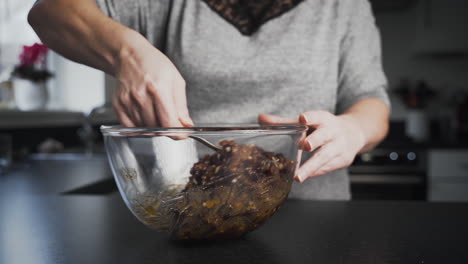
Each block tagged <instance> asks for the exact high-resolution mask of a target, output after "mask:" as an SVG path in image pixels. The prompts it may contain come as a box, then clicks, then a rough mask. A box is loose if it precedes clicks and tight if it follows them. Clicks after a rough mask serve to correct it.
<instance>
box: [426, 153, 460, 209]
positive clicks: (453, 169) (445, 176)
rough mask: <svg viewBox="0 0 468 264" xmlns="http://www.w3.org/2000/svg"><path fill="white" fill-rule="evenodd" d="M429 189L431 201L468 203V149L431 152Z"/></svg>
mask: <svg viewBox="0 0 468 264" xmlns="http://www.w3.org/2000/svg"><path fill="white" fill-rule="evenodd" d="M428 188H429V189H428V199H429V200H430V201H468V149H466V150H442V149H441V150H431V151H429V156H428Z"/></svg>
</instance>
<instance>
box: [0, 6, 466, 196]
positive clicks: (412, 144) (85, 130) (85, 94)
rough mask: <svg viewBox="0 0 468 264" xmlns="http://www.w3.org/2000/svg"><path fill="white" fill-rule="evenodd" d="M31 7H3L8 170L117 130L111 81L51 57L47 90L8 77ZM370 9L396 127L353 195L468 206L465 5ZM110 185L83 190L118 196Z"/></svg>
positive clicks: (361, 173)
mask: <svg viewBox="0 0 468 264" xmlns="http://www.w3.org/2000/svg"><path fill="white" fill-rule="evenodd" d="M33 3H34V0H1V1H0V166H1V167H3V173H8V171H13V170H14V169H15V164H17V163H24V162H27V160H28V159H40V158H43V157H44V156H45V155H49V157H50V156H51V155H53V156H54V157H56V158H58V159H73V158H79V157H81V156H82V155H87V157H102V155H103V151H104V149H103V146H102V140H101V138H100V135H99V132H98V127H99V126H100V125H101V124H113V123H116V118H115V116H114V115H113V113H112V110H111V106H110V104H109V101H110V98H111V94H112V90H113V87H114V86H115V82H114V80H112V78H110V77H108V76H105V75H104V74H103V73H101V72H99V71H96V70H93V69H91V68H88V67H86V66H82V65H79V64H76V63H73V62H70V61H68V60H66V59H64V58H63V57H61V56H59V55H57V54H55V53H53V52H49V53H48V55H47V57H46V61H45V65H43V67H44V68H46V69H48V70H49V71H50V72H51V73H53V77H52V78H50V79H49V80H48V81H47V82H46V85H45V86H44V87H43V89H44V90H41V87H39V86H40V85H37V84H34V83H24V82H21V80H18V78H14V77H12V74H11V73H12V71H13V70H14V67H15V66H16V65H18V64H19V62H20V61H19V56H20V54H21V53H22V52H23V45H27V46H32V45H33V44H34V43H36V42H40V41H39V39H38V38H37V36H36V35H35V33H34V32H33V30H32V29H31V28H30V27H29V25H28V24H27V21H26V16H27V13H28V10H29V9H30V7H31V6H32V4H33ZM371 3H372V5H373V8H374V11H375V16H376V21H377V25H378V27H379V29H380V31H381V36H382V45H383V63H384V69H385V71H386V74H387V76H388V79H389V83H390V86H389V92H390V96H391V101H392V116H391V129H390V134H389V136H388V137H387V139H386V140H385V141H384V142H383V143H382V144H381V145H380V146H379V147H378V148H377V149H376V150H374V151H372V152H370V153H365V154H362V155H360V156H359V157H357V158H356V160H355V162H354V164H353V166H352V167H351V168H350V171H351V181H352V192H353V198H354V199H385V200H392V199H399V200H401V199H403V200H430V201H468V139H467V136H468V34H467V28H468V2H467V1H465V0H419V1H417V0H393V1H387V0H372V1H371ZM44 19H46V18H44ZM77 45H79V43H77ZM29 86H34V87H29ZM51 153H55V154H51ZM57 153H60V154H57ZM64 153H66V154H64ZM70 153H74V154H70ZM7 167H8V168H7ZM109 177H110V174H109ZM0 182H1V176H0ZM112 184H113V183H112V181H107V180H105V181H100V182H99V184H97V185H94V186H92V187H91V189H89V188H88V189H87V190H88V191H89V192H95V193H104V192H110V191H113V190H114V191H115V186H113V185H112Z"/></svg>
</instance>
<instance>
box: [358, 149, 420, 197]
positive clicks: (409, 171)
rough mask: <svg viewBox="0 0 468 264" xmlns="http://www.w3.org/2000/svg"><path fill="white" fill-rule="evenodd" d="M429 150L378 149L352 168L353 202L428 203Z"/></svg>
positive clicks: (364, 155) (361, 156)
mask: <svg viewBox="0 0 468 264" xmlns="http://www.w3.org/2000/svg"><path fill="white" fill-rule="evenodd" d="M426 156H427V154H426V151H425V150H423V149H412V148H377V149H374V150H372V151H370V152H367V153H362V154H359V155H358V156H357V157H356V159H355V160H354V162H353V164H352V165H351V167H350V168H349V173H350V181H351V194H352V197H353V200H426V196H427V194H426V189H427V187H426V186H427V180H426V178H427V173H426Z"/></svg>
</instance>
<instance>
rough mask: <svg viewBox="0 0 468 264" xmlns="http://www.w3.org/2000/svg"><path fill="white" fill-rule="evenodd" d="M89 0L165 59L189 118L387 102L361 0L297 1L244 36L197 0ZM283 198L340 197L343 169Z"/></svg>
mask: <svg viewBox="0 0 468 264" xmlns="http://www.w3.org/2000/svg"><path fill="white" fill-rule="evenodd" d="M96 2H97V3H98V5H99V7H100V8H101V9H102V10H103V11H104V13H106V14H107V15H108V16H110V17H111V18H113V19H115V20H116V21H118V22H120V23H122V24H124V25H126V26H129V27H131V28H133V29H135V30H137V31H139V32H140V33H142V34H143V35H144V36H145V37H147V38H148V40H149V41H150V42H151V43H153V44H154V45H155V46H156V47H157V48H158V49H160V50H162V51H163V52H164V53H165V54H166V55H167V56H168V57H169V58H170V59H171V60H172V62H173V63H174V64H175V65H176V67H177V68H178V70H179V71H180V72H181V74H182V76H183V77H184V79H185V80H186V83H187V100H188V104H189V110H190V114H191V116H192V118H193V119H194V122H195V123H197V122H203V123H215V122H222V123H226V121H228V122H242V123H252V122H256V118H257V115H258V114H259V113H269V114H276V115H281V116H287V117H297V116H298V115H299V114H300V113H301V112H304V111H309V110H326V111H330V112H332V113H336V114H339V113H342V112H343V111H345V110H346V109H347V108H348V107H350V106H351V105H353V104H354V103H356V102H357V101H358V100H360V99H363V98H371V97H372V98H378V99H381V100H382V101H384V102H385V103H387V104H388V98H387V94H386V92H385V88H386V85H387V81H386V78H385V75H384V73H383V71H382V65H381V54H380V49H381V47H380V38H379V33H378V30H377V28H376V26H375V23H374V17H373V15H372V12H371V9H370V5H369V3H368V2H367V0H305V1H304V2H302V3H300V4H299V5H298V6H296V7H295V8H293V9H292V10H290V11H288V12H286V13H284V14H282V15H281V16H279V17H276V18H274V19H272V20H269V21H268V22H266V23H265V24H264V25H263V26H262V27H260V29H259V30H258V31H257V32H255V33H254V34H252V35H250V36H245V35H242V34H241V33H240V32H239V31H238V30H237V29H236V28H235V27H234V26H232V25H231V24H229V23H228V22H227V21H226V20H224V19H223V18H222V17H221V16H220V15H219V14H217V13H216V12H214V11H213V10H212V9H210V7H208V6H207V4H206V3H204V2H203V1H201V0H172V1H171V0H96ZM304 156H305V158H308V157H309V155H304ZM290 197H292V198H299V199H349V198H350V191H349V177H348V175H347V171H346V170H338V171H335V172H331V173H329V174H327V175H324V176H320V177H317V178H314V179H310V180H307V181H306V182H305V183H302V184H299V183H294V185H293V189H292V191H291V194H290Z"/></svg>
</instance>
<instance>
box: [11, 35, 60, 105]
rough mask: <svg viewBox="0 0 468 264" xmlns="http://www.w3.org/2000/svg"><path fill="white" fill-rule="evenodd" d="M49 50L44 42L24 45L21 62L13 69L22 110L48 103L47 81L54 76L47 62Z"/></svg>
mask: <svg viewBox="0 0 468 264" xmlns="http://www.w3.org/2000/svg"><path fill="white" fill-rule="evenodd" d="M47 51H48V48H47V46H45V45H44V44H39V43H35V44H34V45H32V46H23V51H22V52H21V54H20V57H19V58H20V63H19V64H18V65H16V66H15V69H14V70H13V89H14V96H15V103H16V106H17V107H18V109H20V110H38V109H42V108H44V107H45V106H46V104H47V100H48V93H47V87H46V81H47V80H48V79H49V78H51V77H52V74H51V73H50V72H49V71H48V70H47V68H46V63H45V57H46V55H47Z"/></svg>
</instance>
